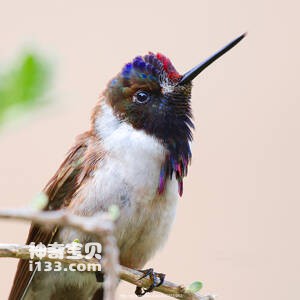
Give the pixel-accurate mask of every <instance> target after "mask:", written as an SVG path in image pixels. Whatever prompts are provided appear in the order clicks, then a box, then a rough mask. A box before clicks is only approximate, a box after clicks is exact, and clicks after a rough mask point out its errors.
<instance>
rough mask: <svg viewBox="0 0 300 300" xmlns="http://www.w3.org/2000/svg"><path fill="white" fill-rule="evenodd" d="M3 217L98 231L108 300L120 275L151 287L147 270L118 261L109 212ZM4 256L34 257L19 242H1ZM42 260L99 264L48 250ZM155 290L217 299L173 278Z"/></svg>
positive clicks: (9, 213) (10, 213) (6, 213)
mask: <svg viewBox="0 0 300 300" xmlns="http://www.w3.org/2000/svg"><path fill="white" fill-rule="evenodd" d="M0 218H2V219H15V220H25V221H32V222H34V223H38V224H41V225H59V226H70V227H73V228H76V229H79V230H81V231H83V232H86V233H90V234H94V235H97V236H98V237H99V238H100V240H101V242H102V247H103V251H104V252H105V256H104V257H103V268H104V272H105V280H104V295H105V300H114V299H115V290H116V287H117V284H118V279H119V278H120V279H122V280H125V281H127V282H129V283H132V284H134V285H138V286H141V287H145V288H147V287H149V286H150V284H151V280H150V279H149V278H143V279H140V278H141V277H142V276H143V273H141V272H139V271H136V270H134V269H130V268H127V267H124V266H120V265H119V262H118V256H119V251H118V248H117V245H116V241H115V238H114V236H113V230H114V222H113V220H112V218H111V216H110V215H109V214H104V213H102V214H98V215H95V216H92V217H82V216H76V215H73V214H70V213H67V212H66V211H64V210H59V211H51V212H48V211H36V210H30V209H22V210H2V211H0ZM0 257H11V258H19V259H30V251H29V247H28V246H21V245H15V244H0ZM41 260H47V261H53V262H54V261H59V262H62V263H66V264H70V263H73V264H76V265H78V264H85V265H87V264H99V261H98V260H97V259H95V258H92V259H89V260H86V259H85V258H81V259H68V258H66V257H63V258H52V257H49V255H48V253H47V254H46V256H45V257H44V258H42V259H41ZM155 291H157V292H161V293H163V294H165V295H168V296H170V297H173V298H176V299H182V300H213V299H214V297H213V296H210V295H206V296H202V295H199V294H198V293H193V292H190V291H189V290H188V289H187V288H186V287H184V286H183V285H178V284H175V283H172V282H168V281H164V283H163V284H162V285H161V286H159V287H157V288H155Z"/></svg>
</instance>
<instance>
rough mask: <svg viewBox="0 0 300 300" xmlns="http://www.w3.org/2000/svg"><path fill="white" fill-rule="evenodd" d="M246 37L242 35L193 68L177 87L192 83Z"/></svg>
mask: <svg viewBox="0 0 300 300" xmlns="http://www.w3.org/2000/svg"><path fill="white" fill-rule="evenodd" d="M245 36H246V33H244V34H242V35H241V36H239V37H238V38H236V39H234V40H233V41H232V42H230V43H229V44H228V45H226V46H225V47H224V48H222V49H221V50H219V51H218V52H216V53H215V54H213V55H212V56H211V57H209V58H208V59H206V60H205V61H203V62H202V63H200V64H199V65H197V66H196V67H194V68H192V69H191V70H190V71H188V72H186V73H185V74H184V75H183V76H182V78H181V79H180V81H179V82H178V83H177V85H181V84H185V83H187V82H190V81H192V80H193V79H194V78H195V77H196V76H198V75H199V74H200V73H201V72H202V71H203V70H204V69H206V67H208V66H209V65H210V64H211V63H213V62H214V61H215V60H216V59H218V58H219V57H221V56H222V55H223V54H225V53H226V52H227V51H229V50H230V49H231V48H233V47H234V46H235V45H237V44H238V43H239V42H240V41H241V40H242V39H243V38H244V37H245Z"/></svg>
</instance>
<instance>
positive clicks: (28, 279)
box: [9, 34, 245, 300]
mask: <svg viewBox="0 0 300 300" xmlns="http://www.w3.org/2000/svg"><path fill="white" fill-rule="evenodd" d="M244 37H245V34H242V35H241V36H239V37H237V38H236V39H234V40H233V41H232V42H230V43H229V44H228V45H226V46H225V47H224V48H222V49H221V50H219V51H218V52H216V53H215V54H214V55H212V56H211V57H209V58H208V59H206V60H204V61H203V62H202V63H200V64H199V65H197V66H195V67H194V68H192V69H191V70H190V71H188V72H186V73H184V74H183V75H181V74H180V73H178V72H177V70H176V69H175V67H174V66H173V64H172V62H171V61H170V59H168V58H167V57H166V56H165V55H163V54H161V53H157V54H154V53H152V52H149V53H148V54H146V55H144V56H137V57H135V58H134V59H133V60H132V61H131V62H129V63H127V64H126V65H125V66H124V67H123V69H122V70H121V72H120V73H118V74H117V75H116V76H115V77H114V78H113V79H112V80H111V81H110V82H109V83H108V85H107V87H106V89H105V90H104V92H103V93H102V94H101V95H100V97H99V101H98V102H97V104H96V106H95V107H94V109H93V111H92V114H91V122H90V129H89V130H88V131H86V132H85V133H83V134H81V135H79V136H78V137H77V139H76V141H75V144H74V146H73V147H72V148H71V149H70V150H69V152H68V154H67V156H66V158H65V160H64V161H63V163H62V164H61V166H60V167H59V169H58V170H57V172H56V173H55V174H54V176H53V177H52V178H51V179H50V181H49V183H48V184H47V185H46V187H45V188H44V193H45V194H46V195H47V197H48V203H47V205H46V207H45V210H48V211H55V210H59V209H65V210H67V211H68V212H70V213H73V214H76V215H82V216H93V215H94V214H96V213H99V212H105V211H108V209H109V208H110V207H111V206H112V205H117V206H118V207H119V211H120V215H119V218H118V219H117V220H116V222H115V232H114V235H115V238H116V240H117V244H118V247H119V251H120V255H119V260H120V264H122V265H124V266H127V267H129V268H134V269H138V270H141V269H142V268H143V267H144V266H145V264H146V263H147V261H148V260H149V259H150V258H151V257H153V255H154V254H155V252H156V251H157V250H158V249H159V248H160V247H162V245H163V244H164V242H165V241H166V239H167V236H168V233H169V232H170V228H171V225H172V222H173V219H174V216H175V212H176V205H177V202H178V199H179V197H180V196H182V193H183V178H184V177H185V176H186V175H187V173H188V167H189V165H190V162H191V158H192V153H191V142H192V138H193V134H192V132H193V129H194V124H193V116H192V109H191V90H192V81H193V79H195V77H196V76H198V75H199V74H200V73H201V72H202V71H203V70H204V69H205V68H206V67H208V66H209V65H210V64H211V63H213V62H214V61H215V60H216V59H218V58H219V57H220V56H222V55H223V54H224V53H226V52H227V51H229V50H230V49H231V48H233V47H234V46H235V45H237V44H238V43H239V42H240V41H241V40H242V39H243V38H244ZM75 239H79V241H80V242H81V243H87V242H91V241H93V240H92V239H93V237H91V236H89V235H87V234H84V233H82V232H79V231H77V230H74V229H71V228H65V227H60V226H57V227H55V228H51V229H49V228H48V229H47V228H43V227H41V226H40V225H37V224H32V225H31V228H30V231H29V234H28V238H27V244H29V243H31V242H34V243H36V244H37V243H39V242H41V243H43V244H44V245H48V244H49V243H53V242H58V243H64V244H66V243H70V242H72V241H74V240H75ZM104 255H105V254H104ZM147 275H149V276H150V277H151V278H152V279H153V284H152V285H151V286H150V287H149V288H147V289H142V288H137V289H136V294H137V295H138V296H141V295H143V294H145V293H146V292H151V291H152V290H153V289H154V288H155V287H157V286H158V285H159V284H162V282H163V279H164V275H163V274H159V273H155V272H154V271H153V270H152V269H148V270H145V276H147ZM104 276H105V274H104ZM99 277H101V276H99V274H98V275H97V276H95V273H94V272H78V271H77V272H70V271H67V272H63V271H60V272H55V271H51V272H44V271H41V272H32V271H30V270H29V263H28V261H26V260H20V261H19V264H18V268H17V271H16V275H15V278H14V282H13V286H12V289H11V293H10V296H9V300H20V299H22V300H23V299H24V300H35V299H39V300H40V299H49V300H50V299H72V300H75V299H79V300H81V299H103V290H102V287H101V282H99V281H101V280H100V279H101V278H99Z"/></svg>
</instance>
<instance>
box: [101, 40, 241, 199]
mask: <svg viewBox="0 0 300 300" xmlns="http://www.w3.org/2000/svg"><path fill="white" fill-rule="evenodd" d="M243 37H244V35H242V36H240V37H238V38H237V39H235V40H234V41H232V42H231V43H230V44H228V45H227V46H226V47H224V48H223V49H221V50H220V51H218V52H217V53H216V54H214V55H213V56H211V57H210V58H209V59H207V60H205V61H204V62H203V63H201V64H199V65H197V66H196V67H194V68H193V69H191V70H190V71H188V72H187V73H185V74H184V75H180V74H179V73H178V72H177V70H176V69H175V67H174V66H173V64H172V63H171V61H170V60H169V59H168V58H167V57H166V56H164V55H163V54H160V53H157V54H154V53H151V52H150V53H149V54H147V55H145V56H137V57H135V58H134V59H133V60H132V61H131V62H129V63H127V64H126V65H125V66H124V68H123V69H122V71H121V72H120V73H119V74H118V75H117V76H116V77H114V78H113V79H112V80H111V81H110V83H109V84H108V87H107V89H106V91H105V98H106V100H107V101H108V102H109V104H110V105H111V107H112V108H113V110H114V113H115V115H116V116H117V117H118V118H119V119H120V120H122V121H125V122H128V123H129V124H131V126H133V128H135V129H137V130H144V131H145V132H146V133H147V134H149V135H151V136H153V137H155V138H157V139H158V140H159V141H160V142H161V143H162V144H163V145H164V146H165V147H166V149H167V150H168V154H167V157H166V161H165V164H164V165H163V166H162V169H161V174H160V183H159V192H162V191H163V189H164V184H165V180H166V178H168V177H172V175H173V174H175V176H176V179H177V181H178V183H179V194H180V195H181V194H182V178H183V177H184V176H186V174H187V168H188V164H189V162H190V160H191V150H190V142H191V140H192V129H193V127H194V126H193V122H192V111H191V101H190V100H191V90H192V80H193V79H194V78H195V77H196V76H197V75H198V74H199V73H200V72H201V71H203V70H204V69H205V68H206V67H207V66H208V65H209V64H211V63H212V62H213V61H215V60H216V59H217V58H218V57H220V56H221V55H223V54H224V53H225V52H227V51H228V50H229V49H231V48H232V47H234V46H235V45H236V44H237V43H238V42H239V41H240V40H241V39H242V38H243Z"/></svg>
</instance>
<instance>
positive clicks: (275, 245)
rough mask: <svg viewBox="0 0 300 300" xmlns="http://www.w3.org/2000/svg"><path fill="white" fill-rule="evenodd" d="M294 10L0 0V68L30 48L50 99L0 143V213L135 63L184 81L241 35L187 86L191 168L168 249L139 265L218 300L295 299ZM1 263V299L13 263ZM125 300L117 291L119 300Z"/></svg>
mask: <svg viewBox="0 0 300 300" xmlns="http://www.w3.org/2000/svg"><path fill="white" fill-rule="evenodd" d="M299 9H300V7H299V2H298V1H291V0H290V1H277V0H275V1H274V0H273V1H270V0H269V1H268V0H252V1H237V0H236V1H234V0H228V1H198V0H195V1H189V0H187V1H174V0H173V1H155V0H154V1H151V2H144V1H118V2H116V1H85V2H83V1H69V0H68V1H48V2H45V1H33V0H28V1H6V2H5V3H4V1H1V9H0V16H1V17H0V37H1V46H0V61H1V62H5V61H9V60H10V59H12V58H13V57H14V55H15V54H17V53H19V50H20V49H24V47H25V48H26V47H32V46H33V48H34V49H36V48H37V49H39V50H40V51H41V52H42V53H43V54H45V56H46V57H48V58H50V59H51V60H52V62H53V63H54V70H55V82H54V84H53V94H54V96H55V101H54V102H52V104H50V105H49V106H47V107H45V108H42V109H37V110H35V111H34V112H32V113H30V115H28V116H27V117H26V118H23V119H22V120H21V121H18V122H16V123H11V124H10V125H9V126H6V128H5V129H4V130H2V132H0V149H1V150H0V153H1V155H0V166H1V169H0V170H1V172H0V187H1V188H0V191H1V192H0V198H1V207H2V208H4V207H11V208H13V207H21V206H23V205H26V204H27V203H29V202H30V200H31V199H32V198H33V197H34V196H35V195H36V194H37V193H38V192H39V191H40V190H41V188H42V187H43V186H44V184H45V183H46V182H47V180H48V179H49V178H50V176H52V174H53V173H54V172H55V170H56V169H57V167H58V165H59V163H60V162H61V161H62V159H63V157H64V154H65V153H66V151H67V150H68V148H69V147H70V146H71V145H72V142H73V140H74V137H75V136H76V135H77V134H78V133H80V132H82V131H84V130H85V129H87V128H88V126H89V114H90V111H91V108H92V107H93V105H94V103H95V102H96V100H97V95H98V93H99V92H100V91H101V90H103V89H104V87H105V84H106V83H107V81H108V80H109V79H110V78H111V77H112V76H113V75H115V74H116V73H117V72H118V71H119V70H120V68H121V67H122V66H123V64H124V63H126V62H127V61H129V60H131V59H132V58H133V57H134V56H135V55H137V54H144V53H145V52H147V51H148V50H152V51H155V52H156V51H161V52H162V53H165V54H166V55H167V56H169V57H170V58H171V59H172V61H173V62H174V64H175V66H176V68H177V69H178V70H179V71H181V72H184V71H186V70H188V69H189V68H190V67H192V66H194V65H195V64H196V63H198V62H200V61H201V60H202V59H204V58H206V57H207V56H208V55H210V54H212V53H213V52H214V51H215V50H218V49H219V48H220V47H221V46H223V45H225V44H226V43H227V42H229V41H230V40H231V39H232V38H234V37H236V36H237V35H239V34H240V33H242V32H244V31H246V30H247V31H248V33H249V34H248V36H247V37H246V39H245V40H244V41H243V42H242V43H241V44H240V45H238V46H237V47H236V48H234V49H233V50H232V51H231V52H230V53H228V54H226V56H224V57H223V58H222V59H221V60H219V61H218V62H217V63H215V64H213V65H212V66H211V67H209V69H207V70H206V71H205V72H204V73H203V75H202V76H200V77H198V78H197V79H196V80H195V82H194V89H193V109H194V116H195V122H196V132H195V142H194V146H193V162H192V167H191V168H190V172H189V176H188V178H187V179H186V180H185V185H184V196H183V199H181V201H180V203H179V207H178V213H177V217H176V221H175V224H174V227H173V231H172V233H171V235H170V238H169V240H168V242H167V244H166V246H165V247H164V249H163V250H162V251H161V252H160V253H158V254H157V255H156V256H155V258H154V259H153V260H152V261H151V262H149V264H148V266H153V267H154V268H155V269H156V270H157V271H160V272H164V273H166V274H167V279H169V280H171V281H175V282H180V283H186V284H188V283H191V282H192V281H194V280H201V281H202V282H203V283H204V289H203V293H212V294H216V295H218V299H224V300H233V299H236V300H240V299H243V300H250V299H256V300H260V299H273V300H275V299H276V300H277V299H278V300H279V299H299V298H300V290H299V286H300V271H299V270H300V260H299V252H300V242H299V225H300V221H299V210H300V203H299V200H300V197H299V196H300V188H299V170H300V155H299V153H300V141H299V129H300V120H299V112H300V111H299V110H300V97H299V96H300V89H299V84H298V81H299V69H300V59H299V54H300V40H299V36H300V34H299V25H300V24H299V23H300V22H299ZM0 225H1V226H2V230H1V231H0V232H1V239H0V240H1V242H2V243H8V242H12V243H23V242H24V239H25V236H26V234H27V230H28V225H27V224H24V223H15V222H8V221H6V222H4V221H1V222H0ZM0 264H1V274H2V275H1V281H0V298H1V299H6V297H7V295H8V292H9V289H10V285H11V282H12V279H13V274H14V272H15V267H16V260H12V259H1V262H0ZM133 292H134V287H133V286H130V285H127V284H125V283H122V284H121V285H120V288H119V298H120V299H130V298H132V299H135V297H134V296H133ZM298 297H299V298H298ZM151 298H152V299H167V297H164V296H161V295H159V294H157V293H154V294H152V295H149V296H146V297H145V298H144V299H151Z"/></svg>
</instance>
